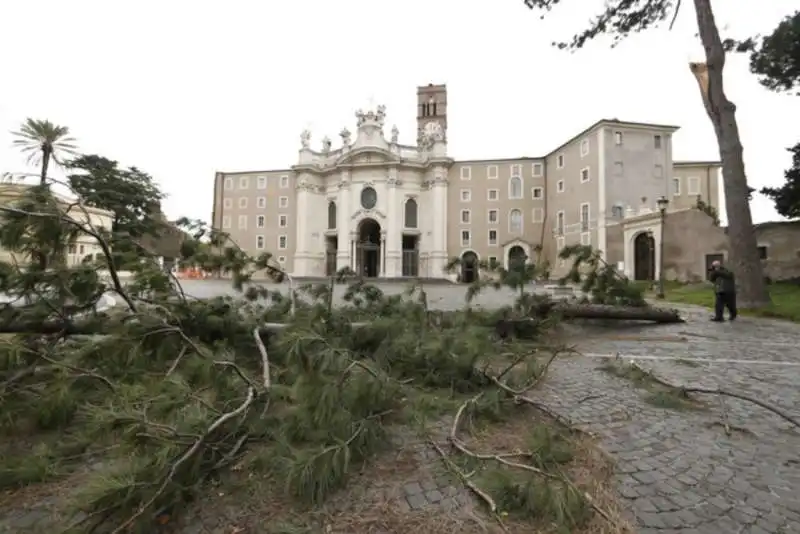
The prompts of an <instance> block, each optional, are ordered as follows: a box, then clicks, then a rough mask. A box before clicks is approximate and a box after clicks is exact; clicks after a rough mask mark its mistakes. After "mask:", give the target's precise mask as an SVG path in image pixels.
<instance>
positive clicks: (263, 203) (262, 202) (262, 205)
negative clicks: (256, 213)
mask: <svg viewBox="0 0 800 534" xmlns="http://www.w3.org/2000/svg"><path fill="white" fill-rule="evenodd" d="M256 206H258V209H260V210H263V209H264V208H266V207H267V199H266V198H264V197H258V200H257V201H256Z"/></svg>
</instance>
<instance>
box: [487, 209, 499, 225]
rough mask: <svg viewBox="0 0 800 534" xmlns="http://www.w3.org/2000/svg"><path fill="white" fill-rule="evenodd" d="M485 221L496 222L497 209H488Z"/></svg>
mask: <svg viewBox="0 0 800 534" xmlns="http://www.w3.org/2000/svg"><path fill="white" fill-rule="evenodd" d="M487 221H488V223H489V224H497V221H498V216H497V210H489V215H488V217H487Z"/></svg>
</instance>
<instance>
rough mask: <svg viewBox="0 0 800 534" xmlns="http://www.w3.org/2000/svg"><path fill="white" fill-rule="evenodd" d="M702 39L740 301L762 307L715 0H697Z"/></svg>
mask: <svg viewBox="0 0 800 534" xmlns="http://www.w3.org/2000/svg"><path fill="white" fill-rule="evenodd" d="M694 6H695V12H696V14H697V27H698V30H699V33H700V40H701V41H702V42H703V48H705V52H706V68H707V76H708V78H707V85H706V87H705V88H703V83H702V82H701V84H700V85H701V90H704V95H703V97H704V99H703V100H704V103H705V107H706V111H707V112H708V116H709V118H710V119H711V122H712V124H713V125H714V132H715V133H716V135H717V142H718V143H719V152H720V158H721V159H722V181H723V186H724V191H725V208H726V210H727V214H728V237H729V241H730V249H729V250H730V263H731V267H732V268H733V270H734V272H735V273H736V275H737V281H738V292H739V299H738V300H739V303H740V306H741V307H743V308H760V307H764V306H767V305H769V304H770V302H771V301H770V297H769V293H768V292H767V287H766V284H765V282H764V274H763V272H762V269H761V260H760V258H759V256H758V242H757V241H756V234H755V229H754V228H753V218H752V216H751V215H750V203H749V201H748V198H749V196H750V193H749V190H748V187H747V175H746V174H745V170H744V157H743V155H742V152H743V149H742V141H741V139H740V138H739V126H738V125H737V123H736V106H735V105H734V104H733V102H731V101H730V100H728V98H727V97H726V96H725V89H724V85H723V79H722V78H723V76H722V71H723V69H724V67H725V50H724V49H723V48H722V40H721V39H720V36H719V30H718V29H717V24H716V21H715V20H714V11H713V10H712V8H711V0H694Z"/></svg>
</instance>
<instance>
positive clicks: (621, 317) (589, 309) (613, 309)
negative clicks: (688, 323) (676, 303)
mask: <svg viewBox="0 0 800 534" xmlns="http://www.w3.org/2000/svg"><path fill="white" fill-rule="evenodd" d="M551 314H559V315H560V316H561V317H562V318H564V319H606V320H612V321H648V322H653V323H660V324H672V323H683V322H684V320H683V319H681V316H680V314H679V313H678V311H677V310H671V309H666V308H651V307H649V306H642V307H640V306H609V305H605V304H559V303H546V304H542V305H541V306H539V307H538V308H536V309H534V310H533V315H534V316H536V317H540V318H541V317H545V316H547V315H551Z"/></svg>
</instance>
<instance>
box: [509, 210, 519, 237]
mask: <svg viewBox="0 0 800 534" xmlns="http://www.w3.org/2000/svg"><path fill="white" fill-rule="evenodd" d="M508 231H509V232H510V233H512V234H521V233H522V212H521V211H520V210H511V211H510V212H508Z"/></svg>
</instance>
